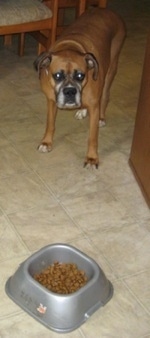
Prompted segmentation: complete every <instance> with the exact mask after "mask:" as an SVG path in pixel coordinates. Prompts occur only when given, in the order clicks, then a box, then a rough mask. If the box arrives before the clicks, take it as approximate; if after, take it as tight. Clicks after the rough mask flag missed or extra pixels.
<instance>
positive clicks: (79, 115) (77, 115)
mask: <svg viewBox="0 0 150 338" xmlns="http://www.w3.org/2000/svg"><path fill="white" fill-rule="evenodd" d="M86 116H87V109H79V110H78V111H77V112H76V113H75V118H76V119H77V120H82V119H84V118H85V117H86Z"/></svg>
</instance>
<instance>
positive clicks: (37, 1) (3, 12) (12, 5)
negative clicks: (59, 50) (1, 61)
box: [0, 0, 107, 56]
mask: <svg viewBox="0 0 150 338" xmlns="http://www.w3.org/2000/svg"><path fill="white" fill-rule="evenodd" d="M106 3H107V0H19V1H16V0H8V1H7V2H5V0H4V1H0V35H3V36H4V44H5V45H8V44H10V43H11V39H12V34H16V33H19V55H20V56H22V55H23V53H24V44H25V42H24V39H25V33H27V32H29V33H30V34H32V35H33V36H34V38H36V40H37V41H38V53H40V52H41V51H42V50H48V49H49V48H50V46H51V44H53V43H54V41H55V40H56V37H57V36H58V35H59V34H60V33H61V32H62V30H63V29H64V13H65V9H68V8H74V9H75V18H76V17H78V16H79V15H81V14H82V13H83V12H84V11H85V9H86V8H87V7H88V6H89V5H97V6H100V7H106Z"/></svg>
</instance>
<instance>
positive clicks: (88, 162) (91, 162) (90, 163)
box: [83, 157, 99, 169]
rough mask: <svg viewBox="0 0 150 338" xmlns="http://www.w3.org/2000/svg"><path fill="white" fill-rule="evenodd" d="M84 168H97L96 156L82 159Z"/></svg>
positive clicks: (97, 160)
mask: <svg viewBox="0 0 150 338" xmlns="http://www.w3.org/2000/svg"><path fill="white" fill-rule="evenodd" d="M83 167H84V168H87V169H88V168H94V169H98V167H99V159H98V158H92V157H87V158H86V159H85V161H84V165H83Z"/></svg>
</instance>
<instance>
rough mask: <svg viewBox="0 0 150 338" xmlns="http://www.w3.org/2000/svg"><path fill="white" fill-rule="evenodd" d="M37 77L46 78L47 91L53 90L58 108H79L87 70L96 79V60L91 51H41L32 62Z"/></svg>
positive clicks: (86, 79)
mask: <svg viewBox="0 0 150 338" xmlns="http://www.w3.org/2000/svg"><path fill="white" fill-rule="evenodd" d="M34 66H35V68H36V70H37V71H38V73H39V77H42V75H43V74H44V77H46V78H47V80H48V85H49V89H48V88H47V90H49V91H53V93H54V97H55V101H56V104H57V107H58V108H68V109H71V108H73V109H74V108H79V107H80V106H81V96H82V89H83V88H84V86H85V85H86V83H87V81H88V71H89V70H91V72H92V78H93V79H94V80H96V79H97V76H98V62H97V60H96V58H95V57H94V55H93V54H91V53H85V54H83V53H79V52H75V51H72V50H67V51H66V50H65V51H60V52H57V53H46V52H44V53H42V54H40V55H39V56H38V58H37V59H36V60H35V62H34ZM49 96H50V95H49Z"/></svg>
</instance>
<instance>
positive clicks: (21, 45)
mask: <svg viewBox="0 0 150 338" xmlns="http://www.w3.org/2000/svg"><path fill="white" fill-rule="evenodd" d="M24 43H25V33H20V34H19V47H18V48H19V50H18V54H19V55H20V56H23V54H24Z"/></svg>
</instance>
